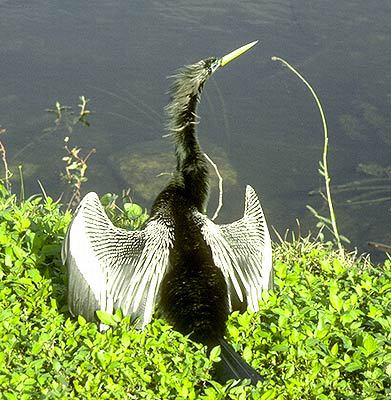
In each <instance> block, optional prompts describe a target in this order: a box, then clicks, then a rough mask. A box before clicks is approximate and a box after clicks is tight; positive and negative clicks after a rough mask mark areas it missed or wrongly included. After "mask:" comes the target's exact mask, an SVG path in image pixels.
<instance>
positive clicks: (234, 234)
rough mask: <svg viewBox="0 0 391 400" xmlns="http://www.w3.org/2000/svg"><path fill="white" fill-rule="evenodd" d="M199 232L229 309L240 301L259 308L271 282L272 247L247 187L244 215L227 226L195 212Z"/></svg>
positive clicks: (251, 307)
mask: <svg viewBox="0 0 391 400" xmlns="http://www.w3.org/2000/svg"><path fill="white" fill-rule="evenodd" d="M198 218H199V220H200V223H201V226H202V227H201V229H202V233H203V235H204V238H205V240H206V242H207V243H208V245H209V246H210V248H211V250H212V255H213V260H214V262H215V264H216V265H217V266H218V267H219V268H221V270H222V272H223V274H224V276H225V279H226V281H227V285H228V294H229V301H230V304H232V306H233V308H236V305H237V304H238V302H239V303H244V299H245V304H246V305H247V306H248V307H250V309H252V310H253V311H257V310H258V309H259V306H258V301H259V299H260V296H261V292H262V290H264V289H269V288H271V287H272V284H273V276H272V275H273V274H272V248H271V241H270V235H269V231H268V228H267V224H266V220H265V216H264V214H263V211H262V207H261V204H260V202H259V200H258V197H257V195H256V193H255V191H254V189H253V188H252V187H251V186H247V187H246V197H245V209H244V216H243V218H241V219H240V220H238V221H235V222H233V223H231V224H228V225H216V224H214V223H213V222H212V221H211V220H209V219H208V218H207V217H206V216H204V215H202V214H199V215H198Z"/></svg>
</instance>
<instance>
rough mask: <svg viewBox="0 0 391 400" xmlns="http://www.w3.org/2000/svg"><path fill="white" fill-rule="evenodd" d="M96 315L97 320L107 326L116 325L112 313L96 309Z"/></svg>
mask: <svg viewBox="0 0 391 400" xmlns="http://www.w3.org/2000/svg"><path fill="white" fill-rule="evenodd" d="M96 315H97V317H98V318H99V321H101V322H102V323H104V324H106V325H109V326H116V325H117V321H116V320H115V319H114V316H113V314H110V313H108V312H106V311H103V310H97V311H96Z"/></svg>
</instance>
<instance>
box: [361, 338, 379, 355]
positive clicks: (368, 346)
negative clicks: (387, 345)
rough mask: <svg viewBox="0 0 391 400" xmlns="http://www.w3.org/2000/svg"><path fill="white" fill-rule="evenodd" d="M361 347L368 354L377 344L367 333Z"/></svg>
mask: <svg viewBox="0 0 391 400" xmlns="http://www.w3.org/2000/svg"><path fill="white" fill-rule="evenodd" d="M363 347H364V349H365V350H366V351H367V352H368V354H371V353H373V352H375V351H376V350H377V349H378V347H379V346H378V344H377V342H376V340H375V339H374V338H373V337H372V336H371V335H370V334H369V333H367V334H366V335H365V337H364V339H363Z"/></svg>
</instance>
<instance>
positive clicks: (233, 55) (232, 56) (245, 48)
mask: <svg viewBox="0 0 391 400" xmlns="http://www.w3.org/2000/svg"><path fill="white" fill-rule="evenodd" d="M257 43H258V40H256V41H254V42H251V43H249V44H246V45H244V46H242V47H239V48H238V49H236V50H234V51H231V53H229V54H227V55H225V56H224V57H222V58H221V59H220V67H224V66H225V65H227V64H228V63H229V62H231V61H232V60H234V59H235V58H237V57H239V56H241V55H242V54H244V53H245V52H246V51H248V50H250V49H251V47H253V46H255V45H256V44H257Z"/></svg>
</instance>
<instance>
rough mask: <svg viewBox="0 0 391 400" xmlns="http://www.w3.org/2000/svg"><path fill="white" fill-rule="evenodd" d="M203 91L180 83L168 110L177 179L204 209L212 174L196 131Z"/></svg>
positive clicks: (202, 209)
mask: <svg viewBox="0 0 391 400" xmlns="http://www.w3.org/2000/svg"><path fill="white" fill-rule="evenodd" d="M200 94H201V89H199V90H197V92H196V93H192V92H190V93H189V91H186V90H184V86H179V85H178V86H176V87H175V90H174V92H173V95H172V100H171V103H170V104H169V105H168V107H167V111H168V115H169V118H170V120H169V130H170V133H171V134H172V135H173V136H174V138H175V154H176V158H177V167H176V169H177V173H176V177H175V178H174V179H175V180H176V182H177V183H181V184H183V187H184V189H185V193H186V195H187V197H188V198H189V200H191V201H192V202H193V204H194V205H195V206H196V207H197V208H198V209H199V210H200V211H204V207H205V203H206V201H207V197H208V192H209V185H208V183H209V174H208V165H207V162H206V159H205V157H204V155H203V153H202V151H201V147H200V145H199V142H198V138H197V134H196V130H195V127H196V125H197V123H198V122H197V115H196V109H197V104H198V102H199V97H200ZM179 181H180V182H179Z"/></svg>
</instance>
